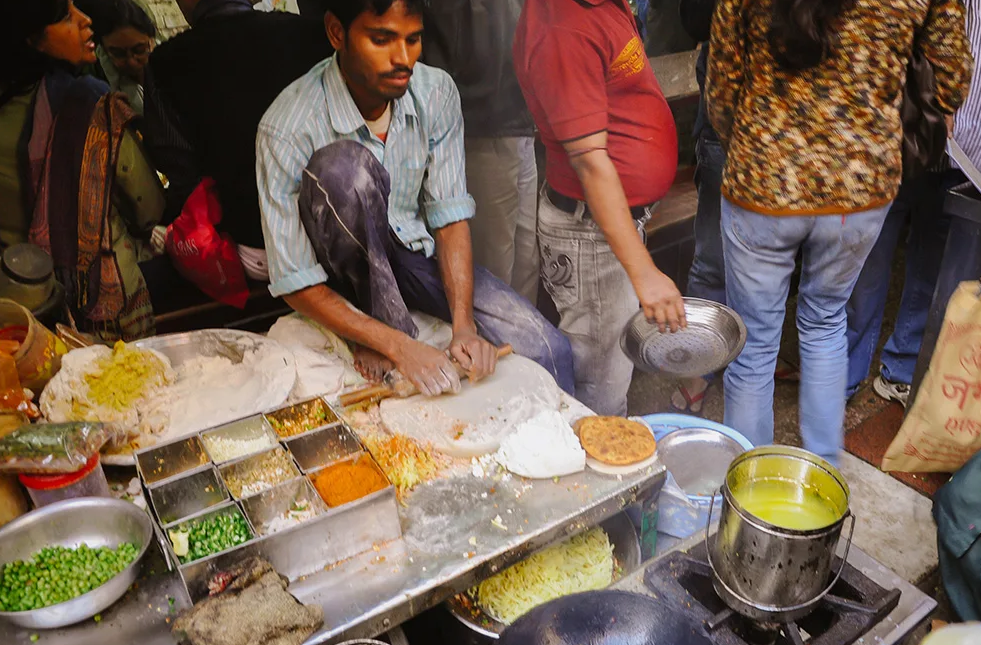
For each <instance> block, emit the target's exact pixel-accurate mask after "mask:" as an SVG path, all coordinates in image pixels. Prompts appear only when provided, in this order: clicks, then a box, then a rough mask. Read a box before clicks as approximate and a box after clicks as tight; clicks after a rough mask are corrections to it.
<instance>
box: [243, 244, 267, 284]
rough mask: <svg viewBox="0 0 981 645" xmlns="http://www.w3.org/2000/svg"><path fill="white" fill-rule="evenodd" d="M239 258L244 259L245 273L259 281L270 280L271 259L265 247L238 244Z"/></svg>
mask: <svg viewBox="0 0 981 645" xmlns="http://www.w3.org/2000/svg"><path fill="white" fill-rule="evenodd" d="M238 259H239V260H241V261H242V268H244V269H245V275H247V276H249V277H250V278H252V279H253V280H258V281H259V282H269V260H268V259H266V250H265V249H256V248H253V247H251V246H243V245H242V244H239V245H238Z"/></svg>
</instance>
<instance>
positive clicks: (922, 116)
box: [900, 38, 947, 179]
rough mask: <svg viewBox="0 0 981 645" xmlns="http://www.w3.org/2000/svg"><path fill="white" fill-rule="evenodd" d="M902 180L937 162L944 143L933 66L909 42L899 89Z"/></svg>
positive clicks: (943, 150)
mask: <svg viewBox="0 0 981 645" xmlns="http://www.w3.org/2000/svg"><path fill="white" fill-rule="evenodd" d="M900 116H901V117H902V121H903V179H912V178H914V177H917V176H919V175H921V174H923V173H924V172H926V171H927V170H929V169H930V168H933V167H934V166H936V165H937V164H939V163H940V162H941V161H942V160H943V158H944V152H945V150H946V146H947V122H946V121H945V114H944V113H943V112H942V111H941V110H940V107H939V106H938V105H937V100H936V85H935V80H934V76H933V66H932V65H931V64H930V61H928V60H927V58H926V56H924V55H923V52H922V51H921V50H920V48H919V38H916V39H915V40H914V42H913V53H912V54H911V55H910V59H909V65H908V66H907V67H906V89H905V90H904V92H903V107H902V110H901V111H900Z"/></svg>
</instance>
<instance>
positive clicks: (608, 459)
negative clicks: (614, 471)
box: [575, 417, 657, 466]
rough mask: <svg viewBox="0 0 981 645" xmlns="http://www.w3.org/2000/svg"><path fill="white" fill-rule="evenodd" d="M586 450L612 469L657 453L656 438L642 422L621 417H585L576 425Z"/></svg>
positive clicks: (634, 462)
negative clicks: (655, 451)
mask: <svg viewBox="0 0 981 645" xmlns="http://www.w3.org/2000/svg"><path fill="white" fill-rule="evenodd" d="M575 430H576V433H577V434H578V435H579V441H580V443H582V448H583V450H585V451H586V454H587V455H589V456H590V457H592V458H593V459H595V460H597V461H600V462H602V463H604V464H610V465H611V466H629V465H630V464H636V463H637V462H639V461H643V460H645V459H647V458H649V457H651V456H652V455H653V454H654V450H655V449H656V448H657V443H656V442H655V441H654V435H652V434H651V431H650V430H648V429H647V426H645V425H644V424H642V423H638V422H637V421H630V420H629V419H624V418H622V417H586V418H584V419H580V420H579V421H577V422H576V425H575Z"/></svg>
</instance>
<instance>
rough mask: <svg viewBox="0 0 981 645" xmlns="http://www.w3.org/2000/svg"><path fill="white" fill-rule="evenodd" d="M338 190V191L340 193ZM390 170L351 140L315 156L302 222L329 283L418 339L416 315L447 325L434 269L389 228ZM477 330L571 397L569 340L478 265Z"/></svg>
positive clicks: (305, 183)
mask: <svg viewBox="0 0 981 645" xmlns="http://www.w3.org/2000/svg"><path fill="white" fill-rule="evenodd" d="M338 187H340V188H339V189H338ZM388 190H389V177H388V172H387V171H386V170H385V169H384V167H382V165H381V164H380V163H378V160H377V159H375V157H374V155H373V154H371V152H370V151H369V150H368V149H367V148H365V147H364V146H362V145H361V144H359V143H357V142H354V141H338V142H336V143H332V144H330V145H328V146H326V147H324V148H321V149H320V150H318V151H316V152H315V153H314V155H313V157H312V158H311V159H310V163H309V165H308V166H307V171H306V172H305V173H304V174H303V178H302V179H301V183H300V196H299V206H300V220H301V221H302V223H303V227H304V229H305V230H306V233H307V235H308V236H309V237H310V242H311V243H312V244H313V248H314V251H315V252H316V254H317V259H318V260H319V261H320V263H321V264H322V265H323V267H324V269H325V270H326V271H327V275H328V280H329V282H328V285H329V286H330V287H331V288H333V289H334V290H335V291H337V292H338V293H340V294H341V295H343V296H344V297H346V298H347V299H348V300H350V301H351V302H352V303H353V304H354V305H355V306H357V307H358V308H359V309H361V310H362V311H364V312H365V313H367V314H368V315H370V316H372V317H373V318H376V319H377V320H380V321H381V322H383V323H385V324H386V325H388V326H389V327H393V328H395V329H399V330H401V331H403V332H405V333H407V334H409V335H410V336H412V337H416V336H417V334H418V329H417V327H416V325H415V323H414V322H413V321H412V318H411V316H410V315H409V310H410V309H413V310H417V311H421V312H423V313H426V314H429V315H430V316H435V317H436V318H440V319H442V320H444V321H446V322H452V320H451V312H450V306H449V303H448V302H447V298H446V289H445V287H444V285H443V280H442V277H441V276H440V270H439V264H438V263H437V261H436V260H435V259H433V258H427V257H426V256H425V255H424V254H422V253H417V252H414V251H410V250H409V249H407V248H405V247H404V246H402V245H401V244H400V243H399V241H398V239H397V238H396V237H395V235H394V234H393V233H392V231H391V229H390V227H389V223H388ZM473 316H474V322H475V323H476V325H477V331H478V332H479V333H480V335H481V336H483V337H484V338H486V339H487V340H488V341H490V342H491V343H494V344H495V345H498V346H500V345H503V344H505V343H510V344H511V346H512V347H513V348H514V352H515V353H516V354H519V355H521V356H525V357H526V358H530V359H532V360H533V361H535V362H536V363H538V364H539V365H541V366H542V367H544V368H545V369H546V370H548V372H549V373H550V374H551V375H552V376H553V377H554V378H555V381H556V382H557V383H558V385H559V387H561V388H562V389H563V390H564V391H566V392H568V393H569V394H574V393H575V392H574V389H573V387H574V383H573V372H572V370H573V360H572V349H571V347H570V346H569V341H568V340H567V339H566V338H565V337H564V336H563V335H562V334H561V333H560V332H559V330H557V329H556V328H555V327H554V326H553V325H552V324H551V323H549V322H548V321H547V320H546V319H545V317H544V316H543V315H542V314H541V313H540V312H539V311H538V310H537V309H535V307H534V306H533V305H532V304H531V303H530V302H528V301H527V300H526V299H525V298H522V297H521V296H519V295H518V294H517V293H515V292H514V290H512V289H511V288H510V287H509V286H508V285H506V284H504V283H503V282H501V281H500V280H498V279H497V278H495V277H494V276H493V275H492V274H491V272H490V271H488V270H487V269H484V268H483V267H474V272H473Z"/></svg>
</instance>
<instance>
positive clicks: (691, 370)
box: [620, 298, 746, 378]
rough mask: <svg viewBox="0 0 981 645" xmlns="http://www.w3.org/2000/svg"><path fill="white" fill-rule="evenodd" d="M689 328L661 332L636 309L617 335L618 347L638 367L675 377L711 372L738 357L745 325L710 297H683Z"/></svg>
mask: <svg viewBox="0 0 981 645" xmlns="http://www.w3.org/2000/svg"><path fill="white" fill-rule="evenodd" d="M685 315H686V317H687V319H688V327H687V329H684V330H682V331H678V332H675V333H671V332H667V333H664V334H662V333H661V331H660V330H659V329H658V328H657V325H653V324H651V323H649V322H648V321H647V318H646V317H645V316H644V312H643V311H639V312H637V314H636V315H634V317H633V318H631V319H630V322H628V323H627V326H626V327H624V329H623V333H622V334H621V336H620V349H622V350H623V353H624V354H626V355H627V356H628V357H629V358H630V360H631V361H633V363H634V365H636V366H637V367H639V368H640V369H642V370H644V371H647V372H652V373H654V374H662V375H664V376H670V377H674V378H694V377H696V376H704V375H706V374H712V373H714V372H718V371H719V370H721V369H723V368H724V367H726V366H727V365H728V364H729V363H731V362H732V361H733V360H735V359H736V357H737V356H739V353H740V352H741V351H742V350H743V346H744V345H745V344H746V325H744V324H743V321H742V319H740V317H739V315H738V314H736V312H734V311H733V310H732V309H729V308H728V307H726V306H724V305H720V304H719V303H717V302H712V301H710V300H700V299H698V298H685Z"/></svg>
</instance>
